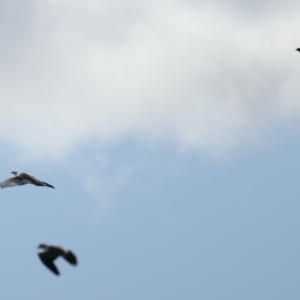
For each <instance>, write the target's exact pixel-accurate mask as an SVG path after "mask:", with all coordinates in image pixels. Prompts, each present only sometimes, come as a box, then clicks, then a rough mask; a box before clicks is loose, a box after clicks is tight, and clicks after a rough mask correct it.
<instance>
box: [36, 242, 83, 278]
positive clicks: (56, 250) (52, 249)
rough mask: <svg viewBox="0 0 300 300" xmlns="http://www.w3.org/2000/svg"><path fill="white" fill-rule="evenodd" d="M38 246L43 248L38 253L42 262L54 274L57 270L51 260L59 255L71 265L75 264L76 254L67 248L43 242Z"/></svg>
mask: <svg viewBox="0 0 300 300" xmlns="http://www.w3.org/2000/svg"><path fill="white" fill-rule="evenodd" d="M38 248H41V249H44V251H43V252H40V253H39V254H38V255H39V257H40V259H41V261H42V263H43V264H44V265H45V266H46V267H47V268H49V269H50V270H51V271H52V272H53V273H54V274H55V275H59V271H58V269H57V267H56V265H55V264H54V263H53V261H54V260H55V259H56V258H57V257H59V256H62V257H63V258H64V259H65V260H66V261H67V262H69V263H70V264H71V265H73V266H75V265H77V259H76V256H75V255H74V254H73V253H72V252H71V251H70V250H68V249H65V248H62V247H60V246H51V245H45V244H40V245H39V246H38Z"/></svg>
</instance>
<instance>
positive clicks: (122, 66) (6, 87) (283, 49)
mask: <svg viewBox="0 0 300 300" xmlns="http://www.w3.org/2000/svg"><path fill="white" fill-rule="evenodd" d="M245 3H246V2H245ZM247 3H248V2H247ZM0 5H1V9H0V14H1V16H0V19H1V39H0V44H1V45H0V49H1V50H0V56H1V57H0V63H1V69H0V80H1V90H0V97H1V98H0V99H1V109H0V120H1V126H0V139H1V140H2V141H3V142H8V143H10V144H11V145H13V146H16V147H22V148H23V149H27V150H28V151H29V152H34V153H35V154H39V155H46V156H52V157H63V156H64V155H65V154H67V153H68V151H70V149H73V148H74V147H76V146H78V145H80V143H83V142H87V141H90V140H92V141H97V142H111V141H114V142H115V141H118V140H119V139H124V138H142V139H146V140H147V139H151V140H155V141H158V142H166V141H167V142H175V143H177V144H178V146H179V147H181V148H184V149H185V148H187V149H189V148H196V149H201V150H204V151H209V152H212V153H216V152H222V151H226V150H227V149H231V148H232V147H236V146H240V145H242V144H244V143H249V142H252V141H256V140H259V139H260V138H261V137H263V136H264V135H265V134H267V133H268V132H269V131H270V129H272V128H273V127H274V125H276V123H277V122H282V121H284V120H288V119H290V118H295V117H298V116H299V114H300V97H299V96H300V84H299V83H300V53H297V52H295V51H294V50H295V48H297V47H300V39H299V30H300V18H299V15H298V13H297V12H298V11H299V9H300V5H298V4H289V3H288V2H287V3H286V6H285V7H282V6H281V4H276V2H273V4H272V6H271V5H267V4H264V3H263V2H260V5H256V4H255V6H254V4H253V7H251V6H249V4H247V5H246V4H243V1H239V2H238V1H231V2H230V1H228V2H227V3H226V5H222V4H214V5H212V4H209V3H208V2H207V1H177V2H176V1H129V0H128V1H117V0H114V1H111V0H110V1H107V0H103V1H94V0H89V1H84V2H83V1H75V0H72V1H69V0H59V1H58V0H57V1H56V0H51V1H50V0H49V1H45V0H43V1H27V2H26V4H24V2H23V1H12V2H9V3H8V2H7V1H3V3H1V4H0Z"/></svg>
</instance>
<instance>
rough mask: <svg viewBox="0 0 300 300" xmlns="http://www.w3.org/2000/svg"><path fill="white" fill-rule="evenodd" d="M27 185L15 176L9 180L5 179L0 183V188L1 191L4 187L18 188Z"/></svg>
mask: <svg viewBox="0 0 300 300" xmlns="http://www.w3.org/2000/svg"><path fill="white" fill-rule="evenodd" d="M26 183H28V182H27V181H25V180H24V179H23V178H22V177H20V176H15V177H12V178H9V179H6V180H4V181H2V182H0V187H1V189H4V188H6V187H13V186H18V185H23V184H26Z"/></svg>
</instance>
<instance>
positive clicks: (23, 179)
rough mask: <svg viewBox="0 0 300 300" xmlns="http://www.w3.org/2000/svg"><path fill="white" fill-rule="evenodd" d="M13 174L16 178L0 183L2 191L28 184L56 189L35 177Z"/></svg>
mask: <svg viewBox="0 0 300 300" xmlns="http://www.w3.org/2000/svg"><path fill="white" fill-rule="evenodd" d="M11 173H12V174H14V175H15V177H12V178H9V179H6V180H4V181H2V182H0V187H1V189H4V188H6V187H14V186H18V185H24V184H27V183H31V184H34V185H37V186H48V187H50V188H53V189H54V186H52V185H51V184H49V183H47V182H43V181H40V180H38V179H36V178H35V177H33V176H30V175H28V174H26V173H23V172H15V171H14V172H11Z"/></svg>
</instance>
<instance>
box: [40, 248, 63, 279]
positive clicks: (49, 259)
mask: <svg viewBox="0 0 300 300" xmlns="http://www.w3.org/2000/svg"><path fill="white" fill-rule="evenodd" d="M39 257H40V259H41V261H42V263H43V264H44V265H45V266H46V267H47V268H48V269H50V270H51V271H52V272H53V273H54V274H55V275H59V271H58V269H57V267H56V266H55V264H54V263H53V261H54V259H55V258H56V257H57V256H56V257H55V258H53V255H50V256H49V252H42V253H39Z"/></svg>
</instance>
